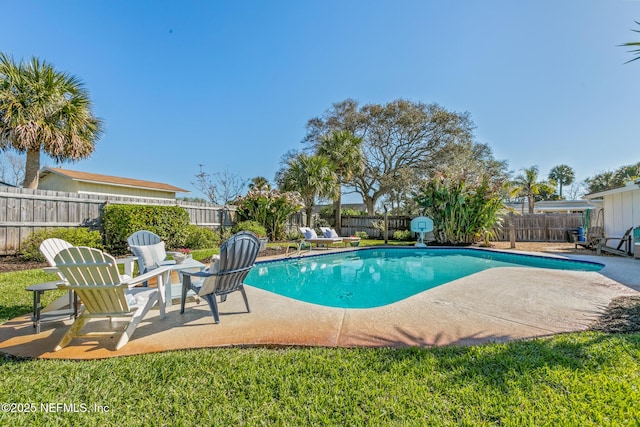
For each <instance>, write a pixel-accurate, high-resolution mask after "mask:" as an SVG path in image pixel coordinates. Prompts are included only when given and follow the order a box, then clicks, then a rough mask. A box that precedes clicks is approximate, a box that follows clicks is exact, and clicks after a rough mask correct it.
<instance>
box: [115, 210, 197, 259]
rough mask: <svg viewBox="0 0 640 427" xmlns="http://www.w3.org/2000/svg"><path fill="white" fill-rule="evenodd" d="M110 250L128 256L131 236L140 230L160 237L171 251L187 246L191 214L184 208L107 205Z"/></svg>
mask: <svg viewBox="0 0 640 427" xmlns="http://www.w3.org/2000/svg"><path fill="white" fill-rule="evenodd" d="M102 223H103V227H104V237H105V242H106V244H107V249H108V250H109V252H111V253H112V254H114V255H122V254H125V253H127V237H129V236H130V235H131V234H133V233H134V232H136V231H138V230H149V231H151V232H152V233H155V234H157V235H158V236H160V239H162V241H163V242H165V244H166V246H167V248H181V247H184V246H185V242H186V238H187V227H188V226H189V214H188V213H187V211H186V210H185V209H184V208H181V207H180V206H148V205H107V206H105V208H104V211H103V213H102Z"/></svg>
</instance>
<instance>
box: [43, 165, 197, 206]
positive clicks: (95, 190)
mask: <svg viewBox="0 0 640 427" xmlns="http://www.w3.org/2000/svg"><path fill="white" fill-rule="evenodd" d="M38 189H39V190H53V191H67V192H70V193H79V194H97V195H107V196H123V197H138V198H144V199H175V198H176V193H188V192H189V191H188V190H185V189H183V188H178V187H174V186H173V185H169V184H163V183H161V182H151V181H143V180H140V179H133V178H122V177H117V176H109V175H99V174H97V173H89V172H79V171H72V170H68V169H60V168H50V167H45V168H43V169H42V170H41V171H40V180H39V183H38Z"/></svg>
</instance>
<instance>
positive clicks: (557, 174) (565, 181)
mask: <svg viewBox="0 0 640 427" xmlns="http://www.w3.org/2000/svg"><path fill="white" fill-rule="evenodd" d="M549 179H550V180H553V181H555V182H556V183H557V184H558V186H559V187H560V188H559V191H558V194H559V195H560V199H562V198H563V197H562V186H563V185H569V184H571V183H572V182H573V180H574V179H575V173H574V172H573V169H572V168H571V166H567V165H558V166H554V167H553V168H551V172H549Z"/></svg>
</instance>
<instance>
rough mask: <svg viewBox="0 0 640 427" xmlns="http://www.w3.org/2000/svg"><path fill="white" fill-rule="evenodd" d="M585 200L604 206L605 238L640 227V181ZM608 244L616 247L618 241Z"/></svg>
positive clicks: (595, 194) (590, 196) (602, 192)
mask: <svg viewBox="0 0 640 427" xmlns="http://www.w3.org/2000/svg"><path fill="white" fill-rule="evenodd" d="M585 199H587V200H588V201H590V202H591V203H594V204H600V205H601V206H602V208H603V211H604V234H605V236H611V237H616V236H622V235H623V234H624V233H625V232H626V231H627V230H628V229H629V228H631V227H638V226H640V179H639V180H636V181H629V182H627V185H625V186H624V187H620V188H614V189H613V190H606V191H600V192H598V193H592V194H587V195H586V196H585ZM607 244H608V245H609V246H611V245H613V246H615V245H617V244H618V241H615V242H614V241H611V242H608V243H607Z"/></svg>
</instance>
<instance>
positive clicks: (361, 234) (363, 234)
mask: <svg viewBox="0 0 640 427" xmlns="http://www.w3.org/2000/svg"><path fill="white" fill-rule="evenodd" d="M355 235H356V236H358V237H359V238H361V239H368V238H369V235H368V234H367V232H366V231H356V232H355Z"/></svg>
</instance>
